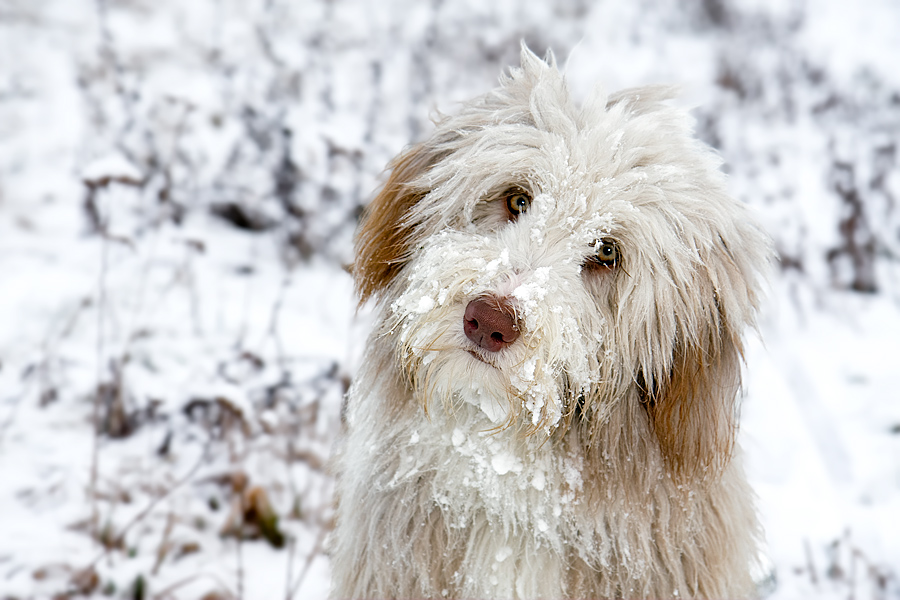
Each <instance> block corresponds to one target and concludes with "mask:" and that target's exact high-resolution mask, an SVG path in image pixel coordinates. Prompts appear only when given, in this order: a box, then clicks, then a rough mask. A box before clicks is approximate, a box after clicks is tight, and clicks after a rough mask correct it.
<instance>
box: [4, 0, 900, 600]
mask: <svg viewBox="0 0 900 600" xmlns="http://www.w3.org/2000/svg"><path fill="white" fill-rule="evenodd" d="M521 39H524V40H526V41H527V42H528V44H529V45H530V46H531V47H532V48H533V49H534V50H535V51H537V52H538V53H543V52H544V51H545V50H546V49H547V48H553V49H554V51H555V52H556V54H557V56H558V57H559V58H560V62H564V63H566V70H567V74H568V77H569V81H570V84H571V87H572V89H573V91H574V92H575V93H576V94H586V93H587V92H588V91H589V90H590V89H591V87H592V86H593V85H594V84H595V83H596V82H601V83H602V84H603V85H604V86H606V87H607V88H609V89H617V88H620V87H626V86H633V85H639V84H644V83H651V82H663V83H679V84H681V85H682V86H683V89H684V94H683V100H682V102H683V103H684V104H685V105H687V106H695V107H696V109H695V115H696V117H697V123H698V132H699V135H701V137H703V138H704V139H706V140H707V141H709V142H710V143H712V144H714V145H715V146H716V147H717V148H719V149H720V151H721V152H722V154H723V155H724V157H725V159H726V161H727V163H728V167H727V168H728V171H729V174H730V177H731V179H730V181H731V185H732V186H733V191H734V194H735V195H736V196H737V197H739V198H740V199H742V200H743V201H745V202H747V203H748V204H749V205H750V206H751V207H752V209H753V210H754V212H755V213H756V215H757V216H758V218H759V220H760V221H761V222H762V223H763V224H764V226H765V227H766V228H767V229H768V231H769V232H770V233H771V235H772V237H773V239H774V241H775V245H776V248H777V249H778V252H779V256H780V263H779V264H778V265H776V266H774V268H773V281H772V286H771V292H770V296H769V299H768V304H767V305H766V307H765V311H764V314H763V315H762V317H761V322H760V327H759V330H760V331H759V335H758V336H756V335H755V334H753V333H752V332H750V336H751V343H750V344H749V349H748V352H747V356H746V359H747V368H746V373H745V388H746V395H745V398H744V402H743V411H742V417H743V419H742V428H741V433H740V438H741V443H742V446H743V448H744V450H745V454H746V463H747V468H748V471H749V475H750V478H751V483H752V484H753V487H754V488H755V490H756V492H757V494H758V496H759V508H760V511H761V514H762V520H763V523H764V525H765V528H766V536H767V539H768V544H769V548H768V554H769V556H770V557H771V560H772V562H773V563H774V566H775V571H776V576H777V585H776V586H775V588H774V590H772V591H771V597H772V598H777V599H784V600H789V599H804V598H809V599H813V598H827V599H835V600H837V599H845V598H846V599H850V598H852V599H856V600H862V599H886V600H887V599H891V598H894V599H900V268H898V267H900V206H898V204H900V152H898V145H900V69H898V68H897V57H900V4H898V3H897V2H896V1H895V0H860V1H858V2H852V3H850V2H845V1H843V0H815V1H814V0H807V1H805V2H804V1H803V0H794V1H786V2H782V1H776V0H732V1H727V0H704V1H703V2H688V1H684V2H667V1H665V0H636V1H629V0H609V1H597V2H590V1H589V0H564V1H560V2H555V3H551V2H530V1H529V2H515V1H512V0H510V1H503V2H495V3H488V2H476V1H474V0H392V1H385V2H367V1H365V0H300V1H287V0H192V1H191V2H178V1H176V0H158V1H151V0H96V1H90V0H0V599H2V600H12V599H18V600H24V599H32V598H35V599H37V598H78V597H96V598H101V597H113V598H135V599H136V598H159V599H164V598H165V599H168V598H173V599H195V598H205V599H207V600H213V599H223V600H224V599H231V598H246V599H248V600H252V599H263V598H294V599H303V600H315V599H319V598H325V596H326V595H327V590H328V585H329V579H328V578H329V566H328V558H327V553H326V548H325V541H326V540H325V538H326V535H327V532H328V530H329V528H330V523H331V519H332V511H331V506H330V501H331V488H332V482H331V480H330V479H329V477H328V475H327V459H328V455H329V450H330V447H331V444H332V441H333V439H334V436H335V434H336V432H337V430H338V427H339V422H340V402H341V398H342V395H343V393H344V391H345V390H346V386H347V385H348V382H349V380H350V378H351V377H352V376H353V373H354V371H355V369H356V366H357V365H358V362H359V356H360V353H361V351H362V341H363V340H364V338H365V335H366V332H367V327H368V325H369V322H368V312H367V311H366V310H365V309H363V310H362V311H360V312H359V313H357V311H356V302H355V300H354V298H353V290H352V282H351V280H350V277H349V276H348V275H347V273H346V271H345V270H344V266H345V265H346V264H348V263H349V262H350V260H351V259H352V252H351V248H352V235H353V231H354V227H355V222H356V218H357V217H358V215H359V211H360V208H361V207H362V206H363V205H365V203H366V201H367V199H368V198H369V197H370V196H371V192H372V191H373V190H374V189H376V188H377V186H378V184H379V181H380V174H381V171H382V169H383V167H384V165H385V163H386V162H387V161H388V160H389V159H390V158H391V157H392V156H393V155H395V154H396V153H397V152H399V151H400V150H401V149H402V148H403V147H404V145H406V144H407V143H409V142H411V141H415V140H418V139H421V138H422V137H424V135H425V134H426V133H427V131H428V128H429V127H430V121H429V115H430V114H433V113H434V111H435V110H437V109H440V110H443V111H447V112H452V111H453V110H454V107H455V106H456V103H458V102H459V101H460V100H463V99H466V98H468V97H471V96H472V95H475V94H478V93H482V92H484V91H486V90H487V89H489V88H490V87H491V86H493V85H494V84H495V82H496V80H497V77H498V75H499V74H500V72H501V71H502V70H503V69H504V68H506V67H507V66H509V65H515V64H517V62H518V46H519V40H521Z"/></svg>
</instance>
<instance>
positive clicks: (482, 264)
mask: <svg viewBox="0 0 900 600" xmlns="http://www.w3.org/2000/svg"><path fill="white" fill-rule="evenodd" d="M516 253H517V248H516V244H515V240H510V239H506V240H504V239H503V238H502V236H496V237H491V238H486V237H484V236H478V235H474V234H469V233H462V232H450V231H447V232H443V233H441V234H438V235H437V236H435V237H433V238H432V239H431V240H430V243H429V245H428V247H427V248H423V249H421V250H420V251H419V253H418V254H417V256H416V258H415V259H414V260H413V261H412V262H411V264H410V268H409V271H408V275H407V279H406V281H405V284H406V285H405V289H404V291H403V292H402V293H401V294H400V295H399V296H398V297H397V299H396V300H395V301H394V302H393V303H392V305H391V317H390V319H389V324H388V327H389V330H390V332H391V334H392V335H394V336H396V338H395V339H396V340H397V342H396V351H397V354H398V359H399V361H400V364H401V365H402V367H403V371H404V373H406V375H407V376H408V378H409V381H410V384H411V386H412V388H413V390H414V391H415V394H416V395H417V397H418V398H419V400H420V401H421V402H422V404H423V405H424V406H425V408H426V410H430V409H433V408H435V407H436V406H437V405H439V406H441V407H443V408H445V409H448V410H452V409H453V407H454V406H457V405H458V404H459V403H461V402H465V403H469V404H473V405H475V406H477V407H479V408H480V409H481V410H482V411H483V412H484V414H485V415H486V416H487V418H488V419H489V420H490V421H491V423H493V424H494V425H495V426H498V427H505V426H511V425H514V424H517V425H521V426H523V427H525V428H526V429H528V430H529V431H531V432H534V431H539V430H542V431H544V432H546V433H547V434H549V433H550V432H552V430H553V429H554V428H555V427H557V426H558V425H559V424H560V422H561V420H562V419H563V418H564V417H566V416H568V415H569V414H570V413H571V411H572V410H573V409H574V406H575V403H576V401H577V400H578V399H579V398H583V397H585V396H588V395H591V392H590V390H591V389H592V388H594V387H596V386H597V385H598V384H599V383H600V381H601V379H602V378H601V362H602V361H601V356H602V352H601V348H602V346H603V336H602V332H603V330H604V326H605V320H604V319H603V318H602V316H601V315H600V314H599V312H598V310H597V306H596V304H595V303H594V301H593V299H592V298H591V297H590V296H589V295H588V293H587V292H586V291H585V289H584V286H583V285H581V279H580V267H579V265H578V264H577V263H575V262H574V261H571V260H568V259H567V257H566V258H561V257H547V263H548V264H552V265H553V266H538V267H535V268H533V269H531V270H522V269H516V268H514V267H513V264H514V263H515V258H516ZM554 259H555V260H554ZM485 295H496V296H500V297H504V296H505V297H509V298H511V299H512V300H513V302H514V305H515V309H516V313H517V314H516V317H517V320H518V322H519V323H520V324H521V327H522V331H521V335H520V336H519V338H518V339H517V340H516V341H515V342H514V343H512V344H511V345H510V346H509V347H507V348H504V349H503V350H501V351H500V352H487V351H485V350H482V349H481V348H479V347H477V346H476V345H475V344H474V343H473V342H471V341H470V340H468V339H467V337H466V335H465V333H464V331H463V315H464V312H465V307H466V304H467V303H468V302H469V301H471V300H473V299H475V298H478V297H480V296H485Z"/></svg>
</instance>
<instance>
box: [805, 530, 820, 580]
mask: <svg viewBox="0 0 900 600" xmlns="http://www.w3.org/2000/svg"><path fill="white" fill-rule="evenodd" d="M803 549H804V551H805V552H806V566H807V568H808V569H809V578H810V580H811V581H812V584H813V585H814V586H815V587H819V577H818V575H817V574H816V565H815V563H813V555H812V548H810V547H809V540H808V539H804V540H803Z"/></svg>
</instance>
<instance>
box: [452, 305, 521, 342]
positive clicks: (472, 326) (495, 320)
mask: <svg viewBox="0 0 900 600" xmlns="http://www.w3.org/2000/svg"><path fill="white" fill-rule="evenodd" d="M463 331H465V332H466V337H467V338H469V339H470V340H472V341H473V342H474V343H475V344H476V345H478V347H479V348H482V349H484V350H487V351H488V352H499V351H500V350H502V349H503V348H506V347H507V346H509V345H510V344H512V343H513V342H514V341H516V339H517V338H518V337H519V328H518V326H517V324H516V314H515V309H514V308H513V306H512V304H511V303H510V302H509V300H507V299H505V298H495V297H493V296H490V297H486V298H478V299H476V300H472V301H471V302H469V305H468V306H466V313H465V316H464V317H463Z"/></svg>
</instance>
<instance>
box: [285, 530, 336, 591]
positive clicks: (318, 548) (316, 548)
mask: <svg viewBox="0 0 900 600" xmlns="http://www.w3.org/2000/svg"><path fill="white" fill-rule="evenodd" d="M327 535H328V528H327V527H325V526H324V525H323V526H322V528H321V529H320V530H319V535H318V536H316V543H315V545H313V547H312V550H310V551H309V554H308V555H307V556H306V560H305V561H304V563H303V568H302V569H301V570H300V574H299V575H298V576H297V581H296V582H295V583H294V587H293V589H291V591H290V594H288V597H287V600H293V598H294V595H295V594H296V593H297V591H298V590H299V589H300V586H301V585H302V584H303V580H304V579H306V574H307V572H309V569H310V567H312V563H313V561H314V560H315V559H316V557H317V556H319V554H321V553H322V544H323V543H324V542H325V536H327Z"/></svg>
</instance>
